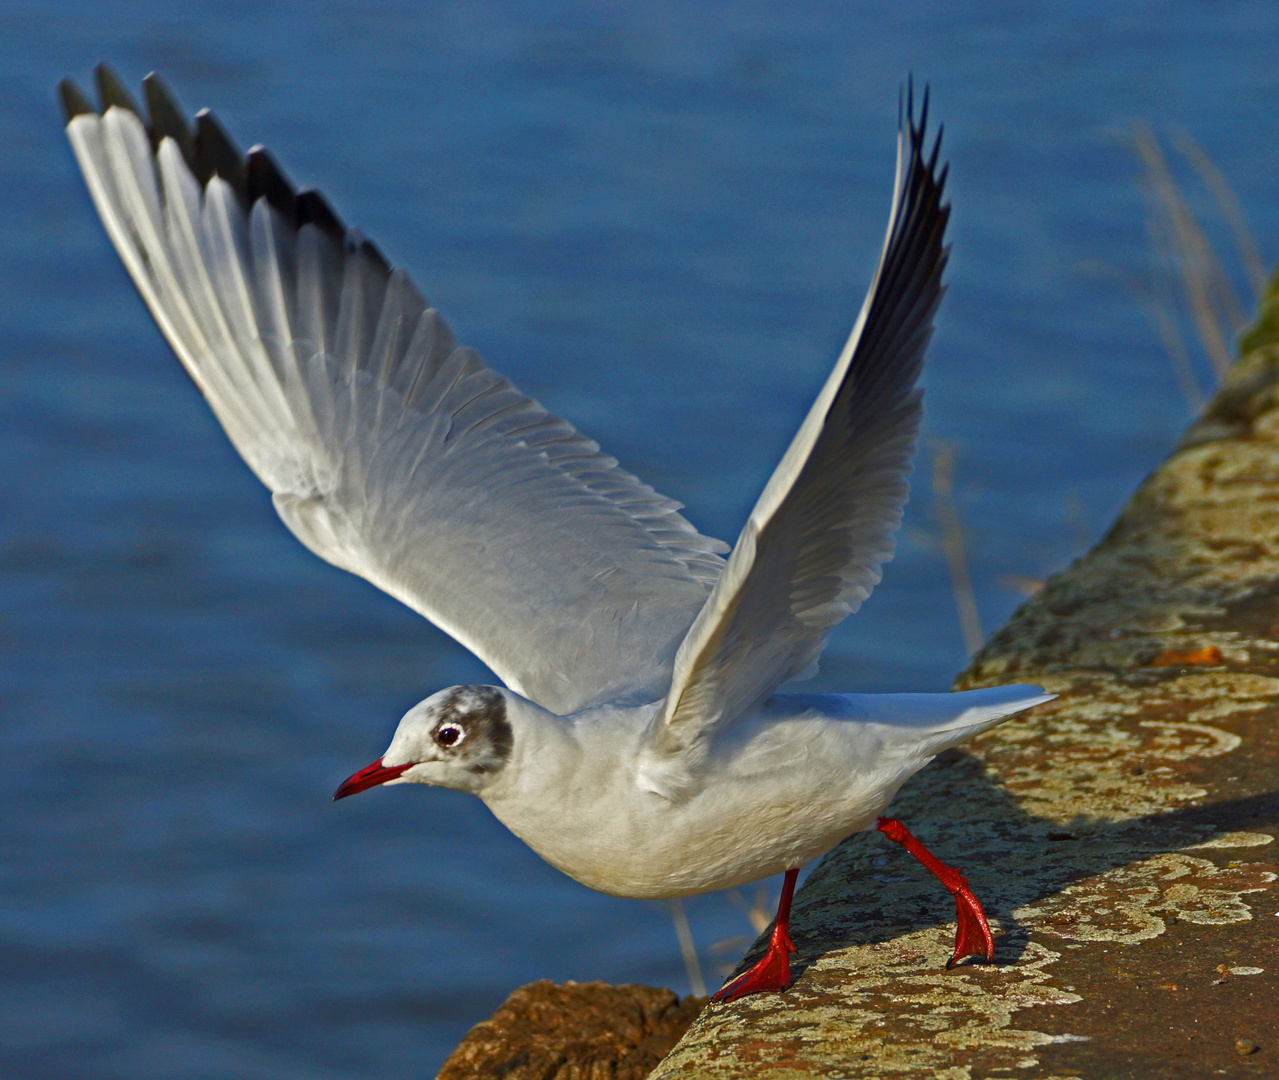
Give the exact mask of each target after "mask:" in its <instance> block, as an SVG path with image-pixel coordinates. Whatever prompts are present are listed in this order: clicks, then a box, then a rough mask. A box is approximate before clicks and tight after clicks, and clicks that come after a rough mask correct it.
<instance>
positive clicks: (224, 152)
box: [195, 109, 249, 209]
mask: <svg viewBox="0 0 1279 1080" xmlns="http://www.w3.org/2000/svg"><path fill="white" fill-rule="evenodd" d="M195 175H196V179H197V180H199V181H200V186H201V187H203V186H205V185H206V184H208V182H209V181H210V180H212V179H213V177H214V176H220V177H221V178H222V179H223V180H225V181H226V182H227V183H228V184H230V185H231V187H232V189H233V190H234V191H235V194H236V196H237V197H238V198H239V200H240V205H242V206H244V207H245V208H246V209H247V208H248V206H249V186H248V176H247V170H246V169H245V165H244V155H243V154H241V153H240V150H239V147H237V146H236V145H235V143H233V142H232V141H231V136H229V135H228V134H227V133H226V131H224V130H223V128H222V125H221V124H219V123H218V121H217V118H216V117H215V116H214V115H213V113H211V112H210V111H209V110H208V109H201V110H200V111H199V112H198V113H196V114H195Z"/></svg>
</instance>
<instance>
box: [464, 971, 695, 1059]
mask: <svg viewBox="0 0 1279 1080" xmlns="http://www.w3.org/2000/svg"><path fill="white" fill-rule="evenodd" d="M705 1004H706V1002H705V999H699V998H691V997H688V998H684V999H683V1000H682V1001H681V1000H680V999H679V998H678V997H676V995H675V994H673V993H671V991H669V990H657V989H654V988H653V987H651V986H609V985H607V984H606V983H572V982H570V983H566V984H565V985H563V986H557V985H556V984H555V983H552V982H549V981H542V982H535V983H531V984H530V985H528V986H523V987H521V988H520V989H518V990H516V991H515V993H513V994H512V995H511V996H510V997H509V998H507V999H506V1001H505V1002H504V1003H503V1004H502V1006H501V1008H499V1009H498V1010H497V1012H495V1013H494V1014H493V1015H492V1016H491V1017H490V1018H489V1019H488V1020H485V1021H483V1022H482V1023H479V1024H476V1025H475V1027H473V1028H472V1029H471V1031H470V1033H469V1034H468V1035H467V1036H466V1038H465V1039H463V1040H462V1043H461V1045H460V1046H458V1048H457V1049H456V1050H454V1051H453V1053H452V1055H450V1057H449V1059H448V1061H446V1062H445V1063H444V1068H443V1069H441V1070H440V1074H439V1076H440V1080H643V1078H644V1077H645V1076H647V1075H648V1074H649V1072H650V1071H651V1070H652V1068H653V1066H654V1065H656V1064H657V1062H658V1061H660V1060H661V1058H662V1057H663V1055H665V1054H666V1053H668V1052H669V1051H670V1049H671V1047H673V1046H674V1045H675V1043H676V1041H677V1040H678V1039H679V1037H680V1036H681V1035H683V1034H684V1031H685V1029H687V1027H688V1025H689V1024H690V1023H692V1022H693V1019H694V1017H696V1016H697V1014H698V1012H699V1011H700V1010H701V1009H702V1007H703V1006H704V1005H705Z"/></svg>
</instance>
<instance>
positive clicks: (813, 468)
mask: <svg viewBox="0 0 1279 1080" xmlns="http://www.w3.org/2000/svg"><path fill="white" fill-rule="evenodd" d="M913 111H914V110H913V102H908V104H907V108H906V113H905V124H904V126H903V128H902V130H901V131H900V133H899V135H898V154H897V179H896V187H895V189H894V194H893V208H892V213H891V215H890V218H889V223H888V236H887V239H886V240H885V242H884V250H883V254H882V256H881V257H880V262H879V267H878V269H877V270H876V272H875V277H874V280H873V281H872V283H871V287H870V291H869V293H868V294H867V297H866V301H865V303H864V304H863V306H862V310H861V314H860V315H859V316H858V319H857V323H856V325H855V326H854V328H853V332H852V335H851V336H850V337H849V339H848V343H847V344H846V345H845V346H844V351H843V353H842V354H841V355H840V358H839V362H838V363H837V364H836V365H835V369H834V371H832V372H831V375H830V377H829V378H828V379H827V380H826V384H825V385H824V386H823V387H822V390H821V393H819V394H818V396H817V400H816V402H814V404H813V407H812V409H811V410H810V411H809V413H808V416H807V418H806V419H805V420H804V423H803V425H802V426H801V427H800V429H799V432H798V434H797V435H796V436H795V439H794V441H793V442H792V443H791V445H790V447H789V449H788V450H787V451H786V454H785V456H784V457H783V458H782V460H781V463H780V464H779V465H778V466H777V469H776V471H775V472H774V473H773V475H772V477H771V478H770V479H769V481H768V484H767V486H766V487H765V488H764V492H763V494H762V495H761V496H760V498H759V502H758V503H756V505H755V508H754V510H753V511H752V512H751V515H750V519H749V520H748V521H747V523H746V526H745V528H743V530H742V533H741V536H740V537H739V538H738V540H737V544H736V546H735V547H734V548H733V552H732V554H731V555H730V556H729V560H728V566H727V568H726V569H725V571H724V574H723V576H721V577H720V579H719V581H718V582H717V583H716V585H715V588H714V590H713V591H712V593H711V595H710V597H709V598H708V599H707V601H706V605H705V606H704V607H703V608H702V610H701V612H700V613H699V614H698V616H697V619H696V621H695V622H694V623H693V626H692V628H691V629H690V630H689V632H688V637H687V638H685V639H684V642H683V643H682V644H681V645H680V648H679V653H678V654H677V655H676V658H675V674H674V680H673V682H672V685H671V689H670V693H669V694H668V696H667V698H666V701H665V703H664V705H663V708H662V710H661V712H660V713H659V714H658V716H657V718H656V721H655V724H654V727H653V729H652V731H651V732H650V741H649V745H648V748H647V752H646V754H645V764H644V765H643V769H642V779H643V782H644V783H646V784H647V785H648V786H650V787H652V788H653V789H654V790H659V791H664V792H665V791H669V790H670V789H671V788H672V787H675V788H678V787H679V786H681V784H682V783H683V782H685V781H686V779H687V776H688V772H687V770H688V768H689V767H690V766H692V765H693V764H695V762H696V761H697V759H698V757H699V747H701V748H702V750H703V751H704V747H705V743H706V739H705V735H706V734H707V733H708V732H709V731H711V730H712V729H713V728H714V726H715V725H716V724H718V723H720V722H722V721H724V720H729V719H732V717H734V716H737V715H739V714H741V713H742V712H744V711H745V710H747V709H749V708H750V707H751V706H752V705H753V704H755V703H756V702H758V701H759V700H761V699H762V698H764V697H765V696H767V695H768V694H769V693H771V692H772V691H773V689H774V688H775V687H777V686H778V685H780V684H781V683H783V682H786V681H787V680H790V679H796V678H802V677H804V676H805V675H806V674H810V673H811V671H812V669H813V667H814V665H815V662H816V660H817V657H818V654H819V653H820V652H821V650H822V648H823V646H824V645H825V644H826V638H827V636H828V635H829V633H830V630H831V628H832V627H833V626H835V625H836V624H837V623H839V622H840V621H841V620H843V619H844V618H845V617H846V616H847V615H849V614H850V613H852V612H854V611H856V610H857V609H858V607H860V606H861V603H862V601H863V600H865V599H866V597H867V596H869V595H870V592H871V589H873V588H874V587H875V585H877V584H878V583H879V579H880V576H881V571H880V567H881V565H882V564H883V563H884V562H886V561H887V560H888V559H890V558H891V557H892V553H893V534H894V533H895V532H896V530H897V528H898V526H899V525H900V524H901V518H902V510H903V508H904V507H905V505H906V497H907V494H908V486H907V482H906V478H907V475H908V474H909V472H910V467H911V465H910V463H911V458H912V457H913V455H914V452H915V442H916V438H917V435H918V433H919V424H920V419H921V417H922V413H923V408H922V392H921V391H920V390H919V389H917V388H916V386H915V383H916V381H917V379H918V378H919V373H920V369H921V367H922V365H923V359H924V350H925V347H926V346H927V344H928V340H929V337H930V336H931V334H932V321H933V315H934V313H935V312H936V310H937V305H938V303H939V302H940V300H941V296H942V292H943V288H942V283H941V277H942V271H943V269H944V268H945V265H946V258H947V252H948V248H947V247H945V246H944V243H943V234H944V233H945V229H946V221H947V219H948V217H949V215H950V208H949V206H943V205H942V189H943V187H944V184H945V178H946V169H945V168H942V169H941V171H940V172H939V171H938V168H937V159H938V154H939V151H940V146H941V134H940V132H939V133H938V136H937V140H936V141H935V142H934V143H933V146H932V150H931V154H929V152H928V149H927V147H926V146H925V129H926V125H927V118H928V96H927V92H925V95H924V101H923V107H922V109H921V115H920V118H919V121H918V123H916V122H915V119H914V115H913ZM681 777H682V778H683V779H681Z"/></svg>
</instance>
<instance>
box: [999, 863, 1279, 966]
mask: <svg viewBox="0 0 1279 1080" xmlns="http://www.w3.org/2000/svg"><path fill="white" fill-rule="evenodd" d="M1274 880H1275V875H1274V874H1273V873H1271V872H1269V871H1266V870H1262V869H1260V868H1256V867H1237V868H1227V869H1219V868H1218V867H1217V866H1216V865H1215V864H1214V863H1211V862H1209V861H1208V860H1207V859H1197V858H1193V857H1191V856H1189V855H1183V854H1180V853H1171V854H1164V855H1157V856H1155V857H1154V858H1151V859H1142V860H1141V861H1140V862H1136V863H1133V864H1131V865H1130V866H1123V867H1119V868H1117V869H1114V870H1110V871H1108V872H1107V873H1105V874H1101V875H1098V876H1097V877H1095V878H1090V879H1088V880H1086V881H1081V882H1077V883H1075V884H1073V885H1068V886H1066V887H1065V888H1064V889H1062V890H1061V891H1060V892H1058V893H1055V894H1054V895H1052V896H1050V897H1046V898H1045V899H1044V900H1042V901H1040V902H1039V903H1037V904H1029V905H1027V906H1025V907H1021V908H1018V909H1017V910H1016V911H1014V912H1013V917H1014V918H1016V919H1017V920H1018V921H1019V922H1021V923H1023V924H1024V925H1025V926H1027V927H1030V928H1031V929H1033V930H1037V931H1040V932H1042V933H1046V934H1052V935H1053V936H1054V937H1060V938H1067V939H1070V940H1074V941H1115V942H1120V943H1123V944H1132V943H1133V942H1137V941H1145V940H1147V939H1149V938H1153V937H1157V936H1159V935H1160V934H1162V933H1163V932H1164V931H1165V930H1166V929H1167V925H1168V924H1167V920H1170V919H1176V920H1180V921H1182V922H1189V923H1198V924H1200V925H1224V924H1227V923H1236V922H1247V921H1248V920H1250V919H1251V918H1252V912H1251V910H1250V909H1249V908H1248V905H1247V904H1246V903H1245V902H1244V901H1243V899H1242V898H1243V896H1244V895H1245V894H1246V893H1252V892H1260V891H1261V890H1262V889H1264V888H1265V886H1266V885H1268V884H1269V883H1270V882H1272V881H1274Z"/></svg>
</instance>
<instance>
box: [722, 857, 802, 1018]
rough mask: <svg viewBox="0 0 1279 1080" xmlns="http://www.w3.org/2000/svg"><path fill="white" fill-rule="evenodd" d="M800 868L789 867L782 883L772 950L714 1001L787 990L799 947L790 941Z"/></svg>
mask: <svg viewBox="0 0 1279 1080" xmlns="http://www.w3.org/2000/svg"><path fill="white" fill-rule="evenodd" d="M798 876H799V870H798V869H795V870H787V871H786V880H785V881H783V882H782V898H781V899H780V900H779V901H778V902H777V920H776V921H775V922H774V923H773V933H772V935H771V936H770V937H769V939H768V951H767V952H765V953H764V955H763V956H761V957H760V958H759V959H758V960H757V961H756V962H755V964H754V965H753V966H752V967H751V968H750V970H749V971H744V972H742V974H740V975H738V976H737V978H736V979H734V980H733V981H732V982H731V983H728V984H727V985H726V986H724V987H722V988H721V989H720V991H719V993H717V994H715V995H714V996H713V997H712V998H711V1000H712V1001H732V1000H733V999H734V998H739V997H744V996H745V995H747V994H757V993H759V992H760V991H761V990H785V989H786V988H787V987H788V986H790V954H791V953H793V952H794V951H795V946H794V945H792V944H791V940H790V901H791V897H792V896H794V895H795V879H796V878H797V877H798Z"/></svg>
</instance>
